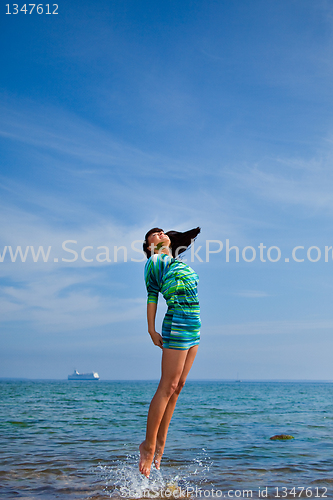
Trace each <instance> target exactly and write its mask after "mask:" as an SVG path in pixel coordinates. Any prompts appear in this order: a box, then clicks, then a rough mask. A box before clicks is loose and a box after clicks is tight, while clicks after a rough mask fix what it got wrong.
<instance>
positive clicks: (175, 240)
mask: <svg viewBox="0 0 333 500" xmlns="http://www.w3.org/2000/svg"><path fill="white" fill-rule="evenodd" d="M199 232H200V228H199V227H197V228H195V229H191V230H190V231H187V232H185V233H180V232H177V231H169V232H167V233H164V231H163V230H162V229H160V228H153V229H151V230H150V231H148V233H147V234H146V236H145V241H144V244H143V249H144V251H145V253H146V255H147V259H148V260H147V263H146V266H145V281H146V287H147V292H148V299H147V321H148V332H149V334H150V336H151V339H152V341H153V343H154V344H155V345H156V346H158V347H160V348H161V349H162V374H161V380H160V383H159V385H158V388H157V391H156V393H155V395H154V397H153V399H152V401H151V403H150V407H149V411H148V418H147V430H146V439H145V441H143V442H142V443H141V445H140V447H139V449H140V463H139V470H140V472H141V473H142V474H144V475H145V476H146V477H149V474H150V468H151V464H152V462H153V460H154V464H155V467H156V469H159V468H160V463H161V459H162V455H163V451H164V446H165V441H166V437H167V433H168V428H169V424H170V420H171V417H172V414H173V412H174V409H175V406H176V402H177V399H178V396H179V393H180V391H181V390H182V388H183V387H184V385H185V381H186V377H187V375H188V374H189V371H190V369H191V366H192V364H193V361H194V358H195V356H196V353H197V350H198V344H199V340H200V326H201V321H200V307H199V302H198V295H197V284H198V279H199V278H198V275H197V274H196V273H195V272H194V271H193V269H191V268H190V267H189V266H187V265H186V264H185V263H184V262H182V261H180V260H177V257H178V255H179V254H180V253H182V252H184V251H185V250H186V248H187V247H188V246H189V245H190V244H191V243H192V242H193V241H194V239H195V237H196V236H197V235H198V234H199ZM159 292H161V293H162V295H163V297H164V298H165V300H166V303H167V306H168V310H167V312H166V314H165V317H164V320H163V324H162V335H160V334H159V333H157V331H156V330H155V317H156V309H157V299H158V293H159Z"/></svg>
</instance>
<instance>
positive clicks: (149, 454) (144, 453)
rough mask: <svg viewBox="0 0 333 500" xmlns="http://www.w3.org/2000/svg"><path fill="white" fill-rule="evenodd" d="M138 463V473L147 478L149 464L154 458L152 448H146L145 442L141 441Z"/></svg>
mask: <svg viewBox="0 0 333 500" xmlns="http://www.w3.org/2000/svg"><path fill="white" fill-rule="evenodd" d="M139 450H140V462H139V471H140V472H141V474H143V475H144V476H146V477H149V474H150V468H151V463H152V461H153V458H154V448H153V447H151V446H148V445H147V443H146V441H143V442H142V443H141V444H140V446H139Z"/></svg>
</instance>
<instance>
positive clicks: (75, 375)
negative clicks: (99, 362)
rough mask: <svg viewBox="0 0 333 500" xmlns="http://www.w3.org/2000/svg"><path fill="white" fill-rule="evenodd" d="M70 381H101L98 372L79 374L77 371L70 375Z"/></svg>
mask: <svg viewBox="0 0 333 500" xmlns="http://www.w3.org/2000/svg"><path fill="white" fill-rule="evenodd" d="M68 380H99V375H98V373H97V372H92V373H79V372H78V371H77V370H74V373H72V375H68Z"/></svg>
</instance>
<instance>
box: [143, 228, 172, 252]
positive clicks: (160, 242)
mask: <svg viewBox="0 0 333 500" xmlns="http://www.w3.org/2000/svg"><path fill="white" fill-rule="evenodd" d="M147 243H148V245H149V247H148V248H149V250H152V246H153V245H154V253H158V252H159V250H160V249H161V247H167V248H169V246H170V245H171V241H170V238H169V236H167V235H166V234H165V233H164V231H158V232H156V233H152V234H150V235H149V236H148V242H147Z"/></svg>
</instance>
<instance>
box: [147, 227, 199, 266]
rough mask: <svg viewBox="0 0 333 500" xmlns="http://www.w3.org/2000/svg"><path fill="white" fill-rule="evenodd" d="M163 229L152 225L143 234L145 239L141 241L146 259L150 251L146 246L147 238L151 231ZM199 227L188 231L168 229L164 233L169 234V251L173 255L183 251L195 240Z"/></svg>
mask: <svg viewBox="0 0 333 500" xmlns="http://www.w3.org/2000/svg"><path fill="white" fill-rule="evenodd" d="M160 231H163V229H160V228H159V227H153V229H150V230H149V231H148V233H147V234H146V236H145V241H144V242H143V251H144V252H145V254H146V255H147V259H149V257H151V255H152V253H151V251H150V250H149V248H148V238H149V236H150V235H151V234H153V233H158V232H160ZM200 231H201V229H200V227H195V228H194V229H190V230H189V231H185V232H184V233H181V232H179V231H168V232H167V233H165V234H166V235H167V236H169V238H170V241H171V253H172V256H173V257H178V255H179V254H181V253H183V252H185V250H186V249H187V248H188V247H189V246H190V245H191V243H192V242H193V241H194V240H195V238H196V237H197V236H198V234H199V233H200Z"/></svg>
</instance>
